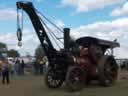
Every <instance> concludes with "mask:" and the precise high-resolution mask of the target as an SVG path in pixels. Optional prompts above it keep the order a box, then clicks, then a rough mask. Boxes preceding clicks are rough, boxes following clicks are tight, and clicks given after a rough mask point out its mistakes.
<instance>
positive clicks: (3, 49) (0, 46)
mask: <svg viewBox="0 0 128 96" xmlns="http://www.w3.org/2000/svg"><path fill="white" fill-rule="evenodd" d="M3 53H4V54H6V55H7V56H8V57H14V58H15V57H20V53H19V52H18V51H17V50H15V49H10V50H8V47H7V45H6V44H5V43H2V42H0V56H2V54H3ZM34 55H35V57H36V59H42V58H43V56H44V51H43V49H42V47H41V45H39V46H38V47H37V48H36V49H35V54H34Z"/></svg>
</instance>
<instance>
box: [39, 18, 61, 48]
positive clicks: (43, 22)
mask: <svg viewBox="0 0 128 96" xmlns="http://www.w3.org/2000/svg"><path fill="white" fill-rule="evenodd" d="M40 20H41V22H42V23H43V24H44V26H45V28H47V30H49V31H50V32H51V33H52V30H51V29H50V28H49V27H48V26H47V24H46V23H45V22H44V21H43V20H42V19H41V18H40ZM50 32H49V34H50V36H51V37H52V38H53V40H54V41H55V43H56V45H57V46H58V47H59V48H61V47H60V45H59V44H58V43H57V41H56V39H55V38H56V37H55V36H54V35H55V34H54V35H53V34H51V33H50Z"/></svg>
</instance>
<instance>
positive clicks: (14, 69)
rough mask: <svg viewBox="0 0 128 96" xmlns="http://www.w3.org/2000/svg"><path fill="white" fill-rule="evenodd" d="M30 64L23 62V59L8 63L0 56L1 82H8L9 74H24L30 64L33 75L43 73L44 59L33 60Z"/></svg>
mask: <svg viewBox="0 0 128 96" xmlns="http://www.w3.org/2000/svg"><path fill="white" fill-rule="evenodd" d="M31 63H32V64H25V62H24V60H19V59H16V60H15V61H13V63H11V64H10V63H9V62H8V60H7V59H6V58H0V76H1V77H2V83H3V84H5V83H7V84H9V83H10V79H9V77H10V75H15V76H20V75H25V72H26V70H25V69H27V68H28V65H30V66H31V67H29V68H31V69H32V73H34V75H42V74H43V73H44V65H45V62H44V60H43V59H42V60H35V61H34V62H31Z"/></svg>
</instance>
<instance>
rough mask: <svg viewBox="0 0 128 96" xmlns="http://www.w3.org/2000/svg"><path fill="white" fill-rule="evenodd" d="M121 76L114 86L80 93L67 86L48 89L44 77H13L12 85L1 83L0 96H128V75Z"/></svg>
mask: <svg viewBox="0 0 128 96" xmlns="http://www.w3.org/2000/svg"><path fill="white" fill-rule="evenodd" d="M120 75H121V76H120V78H121V80H118V81H117V83H116V84H115V85H114V86H111V87H101V86H99V85H93V84H92V85H90V86H85V88H84V89H83V90H81V91H79V92H68V91H67V90H66V88H65V86H62V87H61V88H59V89H54V90H53V89H48V88H47V87H46V86H45V84H44V82H43V76H20V77H11V84H10V85H2V84H1V82H0V96H128V79H127V78H128V73H127V72H120ZM124 77H127V78H124Z"/></svg>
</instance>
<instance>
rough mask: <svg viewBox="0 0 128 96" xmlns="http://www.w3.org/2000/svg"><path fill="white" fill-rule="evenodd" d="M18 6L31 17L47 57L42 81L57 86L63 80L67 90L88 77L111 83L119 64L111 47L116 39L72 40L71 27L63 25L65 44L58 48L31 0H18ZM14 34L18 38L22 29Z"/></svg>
mask: <svg viewBox="0 0 128 96" xmlns="http://www.w3.org/2000/svg"><path fill="white" fill-rule="evenodd" d="M17 9H18V10H19V9H22V10H24V11H25V12H26V13H27V14H28V16H29V17H30V20H31V22H32V24H33V26H34V29H35V32H36V34H37V36H38V38H39V40H40V42H41V45H42V47H43V50H44V52H45V55H46V56H47V58H48V61H49V65H48V69H47V73H46V76H45V83H46V85H47V86H48V87H49V88H58V87H60V86H61V85H62V84H63V82H65V83H66V86H67V87H68V88H69V89H70V90H80V89H82V88H83V87H84V86H83V85H85V84H87V83H88V82H89V81H91V80H98V81H99V83H100V84H101V85H104V86H109V85H112V84H113V83H114V82H115V81H116V79H117V74H118V66H117V64H116V61H115V59H114V56H113V48H115V47H119V46H120V45H119V43H117V42H114V41H106V40H101V39H97V38H93V37H82V38H79V39H77V40H72V39H71V38H70V35H69V33H70V29H68V28H65V29H64V48H62V49H60V50H59V51H58V50H56V49H55V48H54V47H53V45H52V43H51V40H50V38H49V36H48V34H47V32H46V31H45V28H44V25H43V24H42V23H41V19H40V17H39V15H38V14H37V11H36V9H35V8H34V6H33V4H32V3H31V2H22V1H19V2H17ZM17 16H18V15H17ZM17 20H18V21H19V18H18V19H17ZM17 36H18V40H19V41H21V40H22V38H21V37H22V32H21V29H20V27H19V26H18V31H17Z"/></svg>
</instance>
